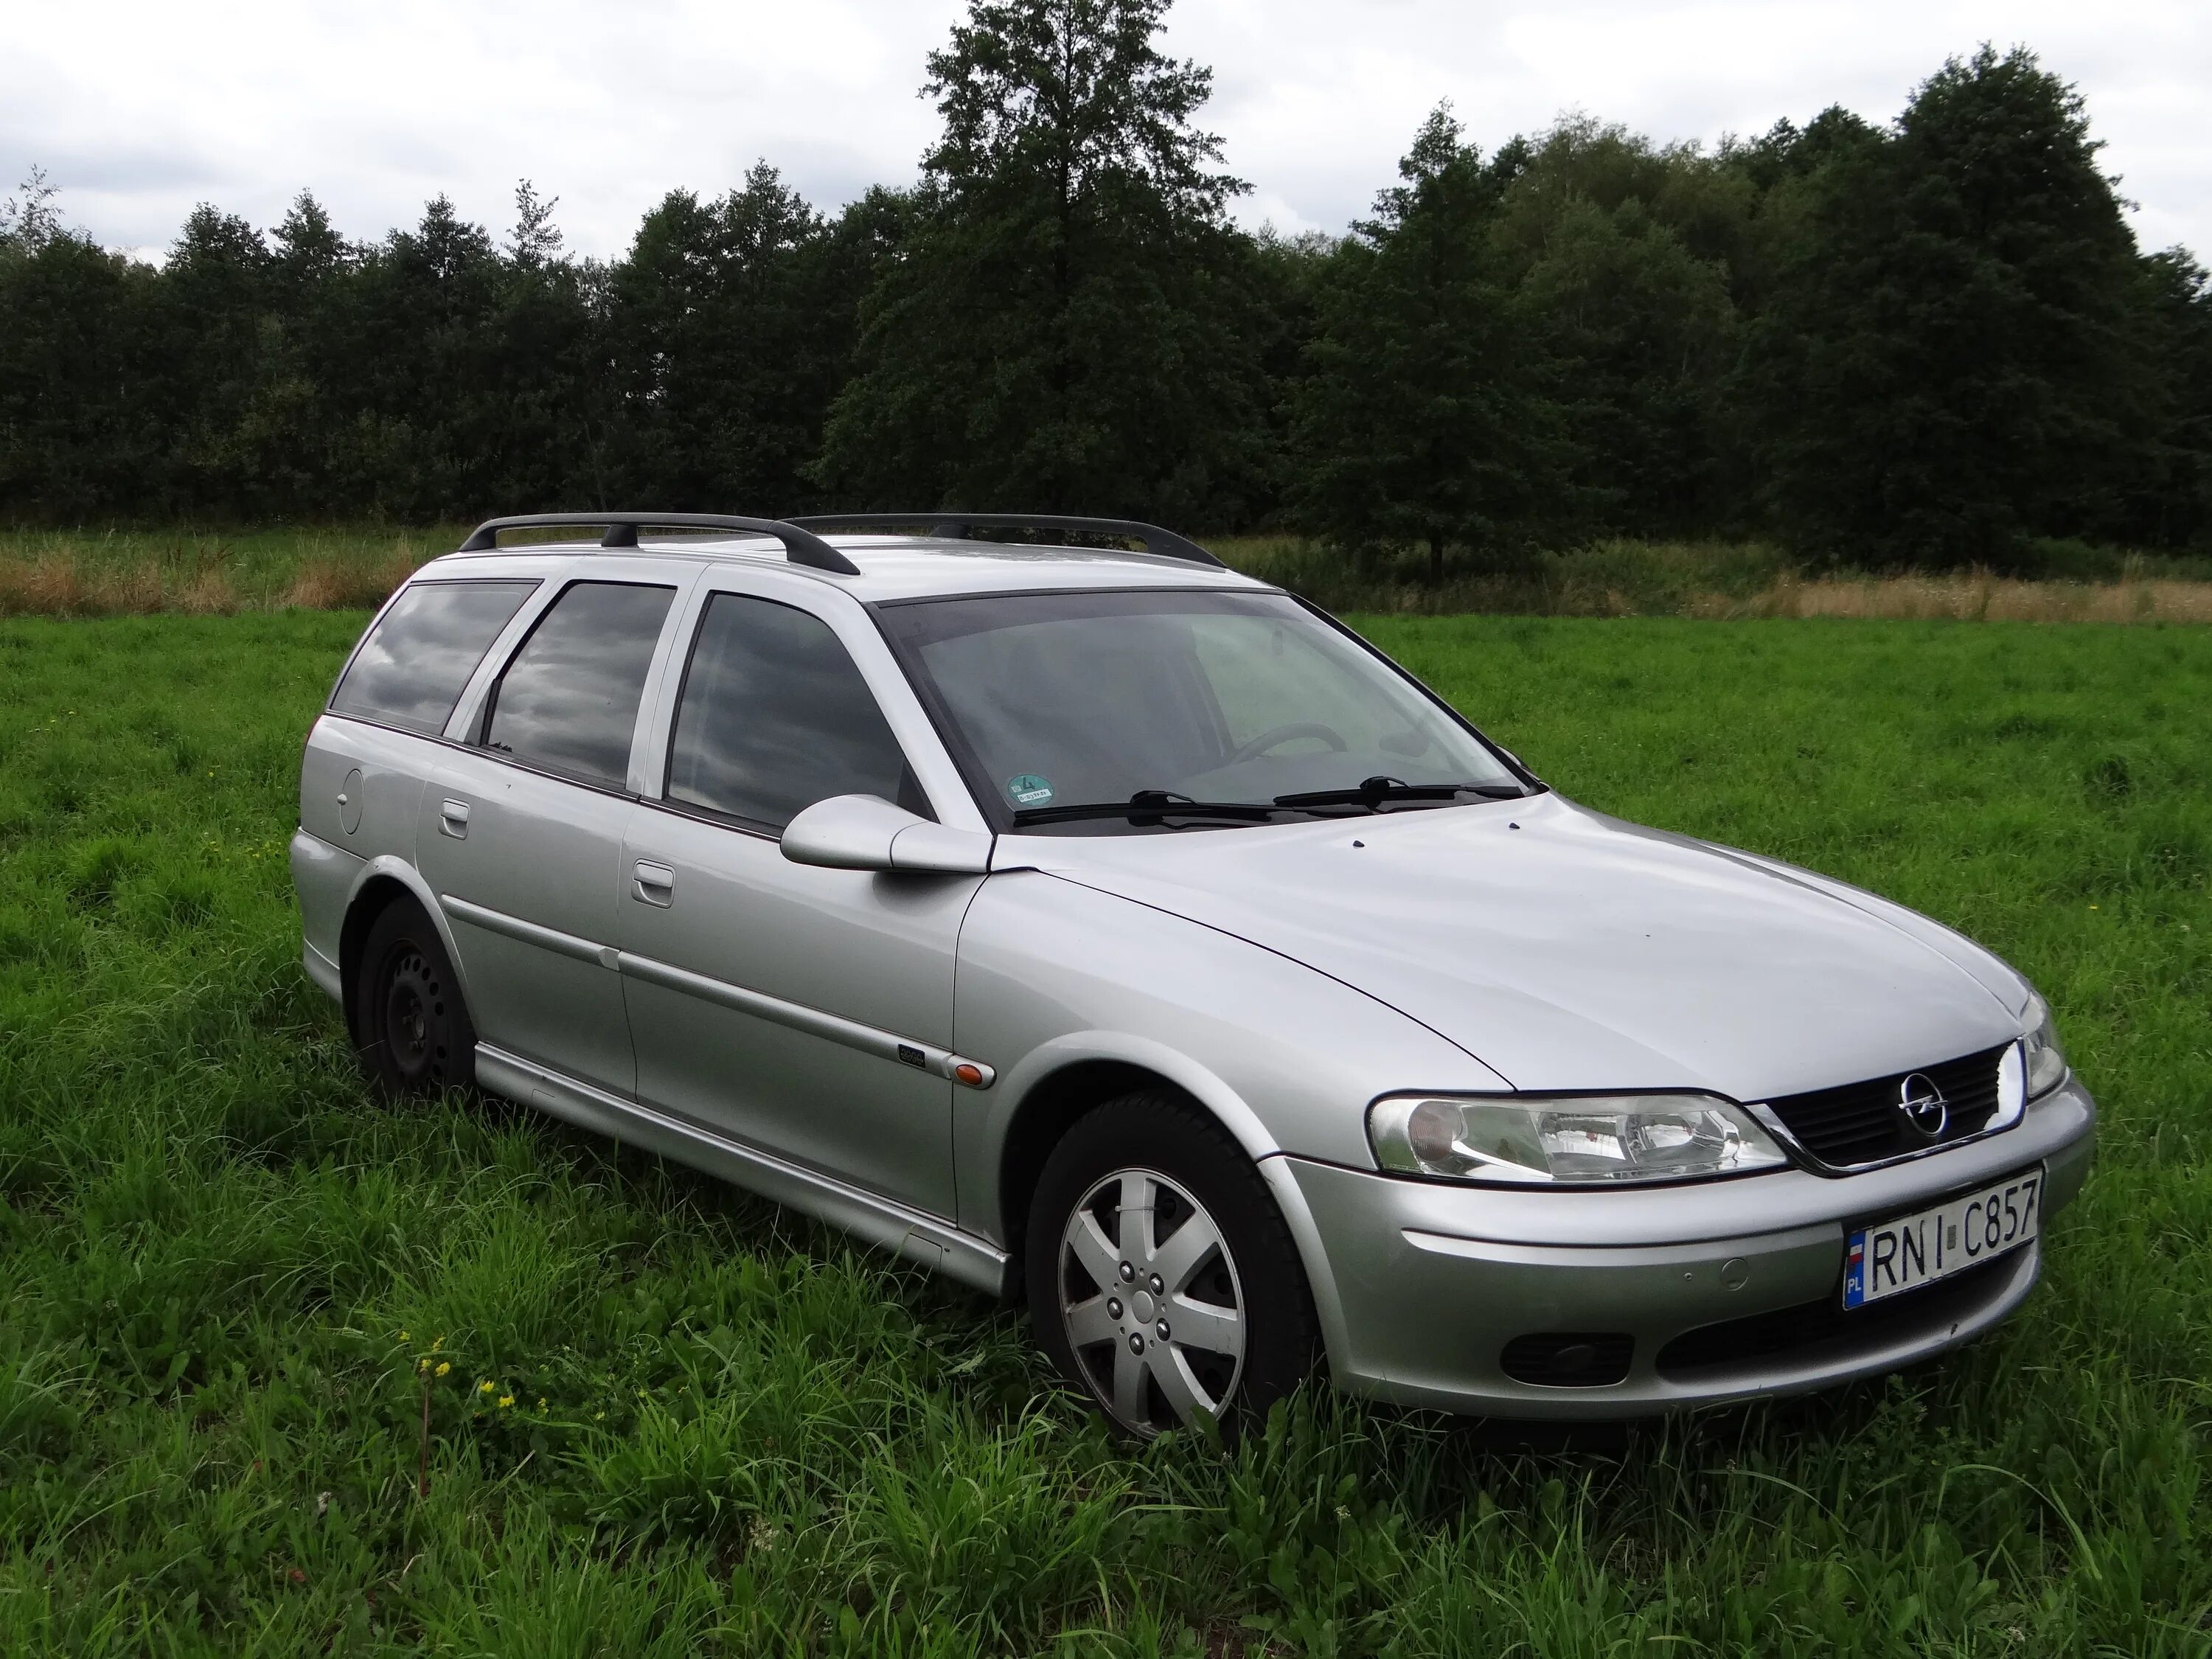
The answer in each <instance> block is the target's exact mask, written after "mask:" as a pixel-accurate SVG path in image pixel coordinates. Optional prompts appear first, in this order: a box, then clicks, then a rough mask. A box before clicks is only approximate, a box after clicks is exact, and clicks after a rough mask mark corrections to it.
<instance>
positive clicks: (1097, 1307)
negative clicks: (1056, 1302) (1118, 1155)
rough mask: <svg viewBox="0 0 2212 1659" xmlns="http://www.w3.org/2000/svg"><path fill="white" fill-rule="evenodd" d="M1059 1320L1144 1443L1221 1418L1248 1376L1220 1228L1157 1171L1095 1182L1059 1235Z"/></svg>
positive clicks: (1117, 1173)
mask: <svg viewBox="0 0 2212 1659" xmlns="http://www.w3.org/2000/svg"><path fill="white" fill-rule="evenodd" d="M1059 1290H1060V1319H1061V1321H1062V1323H1063V1326H1064V1328H1065V1329H1066V1333H1067V1341H1068V1346H1069V1347H1070V1348H1071V1349H1073V1352H1074V1354H1075V1358H1076V1364H1078V1366H1079V1368H1080V1369H1081V1370H1082V1372H1083V1374H1084V1376H1085V1378H1086V1379H1087V1380H1088V1381H1089V1383H1090V1384H1091V1390H1092V1392H1093V1393H1095V1394H1096V1395H1097V1396H1098V1400H1099V1402H1100V1403H1101V1404H1102V1405H1103V1406H1104V1407H1105V1408H1106V1410H1107V1412H1108V1413H1109V1415H1111V1416H1112V1417H1113V1419H1114V1420H1115V1422H1117V1423H1119V1424H1120V1425H1121V1426H1122V1427H1123V1428H1125V1429H1127V1430H1128V1431H1130V1432H1131V1433H1133V1434H1136V1435H1139V1436H1142V1437H1146V1438H1150V1437H1152V1436H1153V1435H1156V1434H1158V1433H1160V1432H1161V1431H1164V1430H1166V1429H1170V1428H1174V1427H1176V1426H1177V1425H1181V1424H1187V1423H1189V1422H1191V1421H1192V1420H1193V1419H1194V1418H1195V1417H1196V1416H1197V1414H1198V1413H1200V1412H1201V1411H1203V1412H1206V1413H1209V1414H1210V1415H1212V1416H1213V1417H1214V1418H1216V1419H1218V1418H1219V1417H1220V1416H1221V1415H1222V1413H1223V1411H1224V1409H1225V1407H1226V1406H1227V1405H1228V1402H1229V1401H1230V1399H1231V1396H1232V1395H1235V1393H1236V1391H1237V1381H1238V1379H1239V1378H1240V1377H1241V1376H1242V1375H1243V1368H1244V1344H1245V1331H1246V1319H1245V1302H1244V1293H1243V1285H1241V1284H1240V1283H1239V1282H1238V1279H1237V1264H1236V1261H1234V1259H1233V1258H1232V1257H1231V1255H1230V1252H1229V1248H1228V1245H1227V1243H1226V1242H1225V1239H1224V1238H1223V1236H1222V1231H1221V1229H1220V1227H1219V1225H1218V1224H1217V1223H1216V1222H1215V1220H1214V1218H1212V1216H1211V1215H1210V1214H1208V1213H1207V1212H1206V1206H1204V1205H1202V1204H1200V1202H1199V1201H1198V1200H1196V1199H1195V1198H1194V1197H1192V1196H1191V1194H1190V1193H1189V1192H1188V1190H1187V1189H1186V1188H1183V1187H1182V1186H1181V1185H1179V1184H1178V1183H1177V1182H1174V1181H1172V1180H1170V1179H1169V1177H1167V1176H1164V1175H1162V1174H1160V1173H1159V1172H1158V1170H1142V1169H1128V1170H1114V1171H1112V1172H1111V1173H1109V1174H1108V1175H1106V1176H1103V1177H1102V1178H1101V1179H1099V1180H1098V1181H1097V1182H1093V1183H1092V1185H1091V1188H1090V1189H1089V1190H1088V1191H1087V1192H1085V1194H1084V1195H1083V1197H1082V1199H1081V1200H1080V1201H1079V1202H1078V1203H1077V1205H1076V1206H1075V1208H1074V1210H1073V1212H1071V1213H1070V1215H1069V1216H1068V1218H1067V1223H1066V1226H1065V1227H1064V1228H1062V1229H1061V1232H1060V1285H1059Z"/></svg>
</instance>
